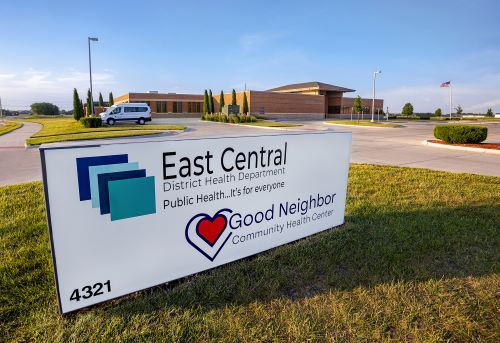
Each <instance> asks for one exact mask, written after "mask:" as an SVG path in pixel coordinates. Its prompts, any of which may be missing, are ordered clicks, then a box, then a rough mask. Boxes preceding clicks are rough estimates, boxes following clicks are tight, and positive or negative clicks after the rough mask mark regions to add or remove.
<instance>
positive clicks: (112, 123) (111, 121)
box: [107, 118, 115, 125]
mask: <svg viewBox="0 0 500 343" xmlns="http://www.w3.org/2000/svg"><path fill="white" fill-rule="evenodd" d="M107 123H108V125H114V124H115V120H114V119H113V118H109V119H108V120H107Z"/></svg>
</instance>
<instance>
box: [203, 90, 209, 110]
mask: <svg viewBox="0 0 500 343" xmlns="http://www.w3.org/2000/svg"><path fill="white" fill-rule="evenodd" d="M208 111H209V108H208V93H207V90H206V89H205V93H204V94H203V113H205V114H207V113H209V112H208Z"/></svg>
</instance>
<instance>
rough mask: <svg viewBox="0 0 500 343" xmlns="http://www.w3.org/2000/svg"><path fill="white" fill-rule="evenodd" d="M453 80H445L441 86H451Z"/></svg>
mask: <svg viewBox="0 0 500 343" xmlns="http://www.w3.org/2000/svg"><path fill="white" fill-rule="evenodd" d="M450 83H451V81H448V82H443V83H442V84H441V86H440V87H450Z"/></svg>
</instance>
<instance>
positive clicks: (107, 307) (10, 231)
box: [0, 165, 500, 342]
mask: <svg viewBox="0 0 500 343" xmlns="http://www.w3.org/2000/svg"><path fill="white" fill-rule="evenodd" d="M63 172H64V171H63ZM348 189H349V192H348V197H347V207H346V217H345V224H344V225H343V226H342V227H339V228H336V229H332V230H327V231H324V232H321V233H318V234H316V235H314V236H311V237H308V238H305V239H302V240H300V241H297V242H295V243H291V244H287V245H284V246H281V247H278V248H276V249H272V250H270V251H267V252H263V253H260V254H258V255H256V256H253V257H250V258H247V259H244V260H241V261H237V262H233V263H230V264H228V265H225V266H221V267H218V268H215V269H212V270H209V271H206V272H202V273H199V274H196V275H193V276H190V277H187V278H184V279H181V280H178V281H176V282H172V283H171V284H170V285H163V286H159V287H154V288H151V289H148V290H145V291H141V292H137V293H135V294H132V295H129V296H125V297H122V298H120V299H116V300H113V301H111V302H108V303H105V304H101V305H98V306H95V307H93V308H90V309H87V310H82V311H80V312H77V313H74V314H71V315H68V316H66V317H61V316H60V314H59V313H58V310H57V301H56V293H55V287H54V276H53V271H52V262H51V257H50V244H49V239H48V230H47V224H46V217H45V206H44V201H43V187H42V184H41V183H40V182H31V183H25V184H20V185H13V186H6V187H0V244H1V247H2V249H0V254H1V256H0V257H1V258H0V269H1V273H0V282H1V288H0V290H1V291H0V304H1V305H0V306H1V307H0V332H1V333H2V334H1V340H2V341H5V342H8V341H41V342H67V341H107V342H115V341H118V342H123V341H130V342H134V341H155V342H163V341H170V342H186V341H195V342H241V341H252V342H259V341H288V342H305V341H353V342H362V341H363V342H365V341H415V342H423V341H452V342H471V341H474V342H479V341H491V342H494V341H498V290H499V289H500V263H499V262H500V232H499V230H498V228H499V225H500V207H499V204H500V178H498V177H486V176H479V175H472V174H456V173H447V172H442V171H430V170H426V169H413V168H398V167H387V166H373V165H353V166H351V169H350V174H349V188H348ZM166 228H168V223H167V225H166ZM143 229H144V228H143ZM169 229H175V230H182V229H183V228H169ZM75 239H79V237H75ZM117 244H119V242H118V241H117ZM103 263H104V262H103ZM165 263H168V261H165ZM495 337H497V338H495Z"/></svg>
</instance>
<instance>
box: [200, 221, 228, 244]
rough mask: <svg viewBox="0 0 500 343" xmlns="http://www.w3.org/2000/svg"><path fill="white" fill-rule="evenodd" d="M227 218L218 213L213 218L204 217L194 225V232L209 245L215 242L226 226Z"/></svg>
mask: <svg viewBox="0 0 500 343" xmlns="http://www.w3.org/2000/svg"><path fill="white" fill-rule="evenodd" d="M226 224H227V219H226V217H225V216H223V215H221V214H219V215H218V216H215V217H214V218H210V217H208V216H207V218H204V219H202V220H200V221H199V222H198V225H196V233H197V234H198V236H200V237H201V238H202V239H203V240H204V241H205V242H206V243H207V244H209V245H210V246H211V247H213V246H214V244H215V243H216V242H217V240H218V239H219V237H220V236H221V235H222V233H223V232H224V229H225V228H226Z"/></svg>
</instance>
